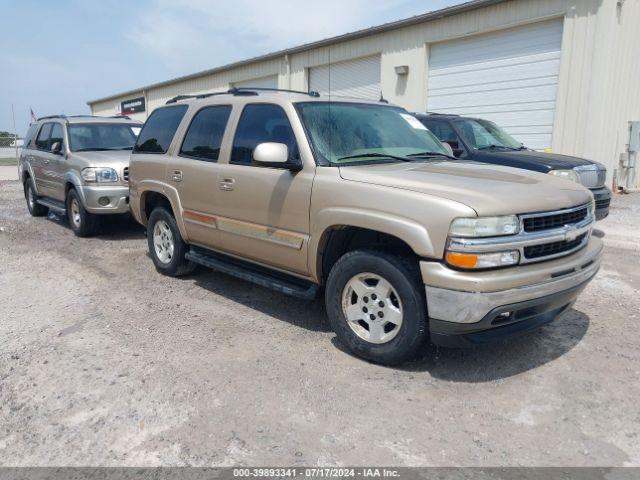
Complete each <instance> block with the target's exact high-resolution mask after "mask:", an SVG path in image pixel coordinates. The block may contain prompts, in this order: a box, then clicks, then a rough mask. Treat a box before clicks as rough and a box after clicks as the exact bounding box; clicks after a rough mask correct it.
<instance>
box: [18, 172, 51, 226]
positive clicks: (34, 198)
mask: <svg viewBox="0 0 640 480" xmlns="http://www.w3.org/2000/svg"><path fill="white" fill-rule="evenodd" d="M24 198H25V200H26V201H27V209H28V210H29V213H30V214H31V216H32V217H44V216H45V215H46V214H47V213H49V209H48V208H47V207H45V206H44V205H40V204H39V203H38V195H36V189H35V187H34V186H33V180H31V178H27V179H26V180H25V182H24Z"/></svg>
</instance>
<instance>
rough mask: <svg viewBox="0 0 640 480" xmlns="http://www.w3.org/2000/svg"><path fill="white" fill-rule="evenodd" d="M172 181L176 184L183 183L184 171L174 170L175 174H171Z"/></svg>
mask: <svg viewBox="0 0 640 480" xmlns="http://www.w3.org/2000/svg"><path fill="white" fill-rule="evenodd" d="M171 180H173V181H174V182H181V181H182V171H181V170H174V171H173V173H172V174H171Z"/></svg>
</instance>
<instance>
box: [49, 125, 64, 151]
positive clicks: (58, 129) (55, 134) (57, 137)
mask: <svg viewBox="0 0 640 480" xmlns="http://www.w3.org/2000/svg"><path fill="white" fill-rule="evenodd" d="M63 139H64V133H63V132H62V125H60V124H59V123H54V124H53V127H52V129H51V138H50V139H49V148H51V146H52V145H53V144H54V143H56V142H60V146H62V145H63V144H64V140H63Z"/></svg>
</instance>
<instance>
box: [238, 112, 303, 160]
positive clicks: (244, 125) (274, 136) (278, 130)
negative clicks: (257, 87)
mask: <svg viewBox="0 0 640 480" xmlns="http://www.w3.org/2000/svg"><path fill="white" fill-rule="evenodd" d="M263 142H276V143H284V144H285V145H287V147H289V157H290V158H295V157H296V156H297V155H298V150H297V146H296V145H297V144H296V139H295V135H294V134H293V130H292V129H291V124H290V123H289V119H288V118H287V115H286V113H284V110H283V109H282V108H280V107H279V106H277V105H269V104H253V105H247V106H246V107H244V110H243V111H242V115H241V116H240V121H239V122H238V128H237V129H236V136H235V138H234V139H233V151H232V153H231V163H238V164H243V165H250V164H251V162H252V161H253V150H254V149H255V148H256V146H257V145H258V144H260V143H263Z"/></svg>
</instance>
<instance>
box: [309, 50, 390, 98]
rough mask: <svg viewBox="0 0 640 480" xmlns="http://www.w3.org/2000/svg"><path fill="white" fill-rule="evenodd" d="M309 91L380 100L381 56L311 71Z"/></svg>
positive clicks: (321, 67) (315, 68) (311, 69)
mask: <svg viewBox="0 0 640 480" xmlns="http://www.w3.org/2000/svg"><path fill="white" fill-rule="evenodd" d="M309 90H314V91H316V92H318V93H321V94H326V95H332V96H336V97H356V98H366V99H369V100H378V99H379V98H380V95H381V87H380V56H378V55H376V56H372V57H364V58H358V59H355V60H349V61H346V62H337V63H332V64H330V65H321V66H319V67H312V68H310V69H309Z"/></svg>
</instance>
